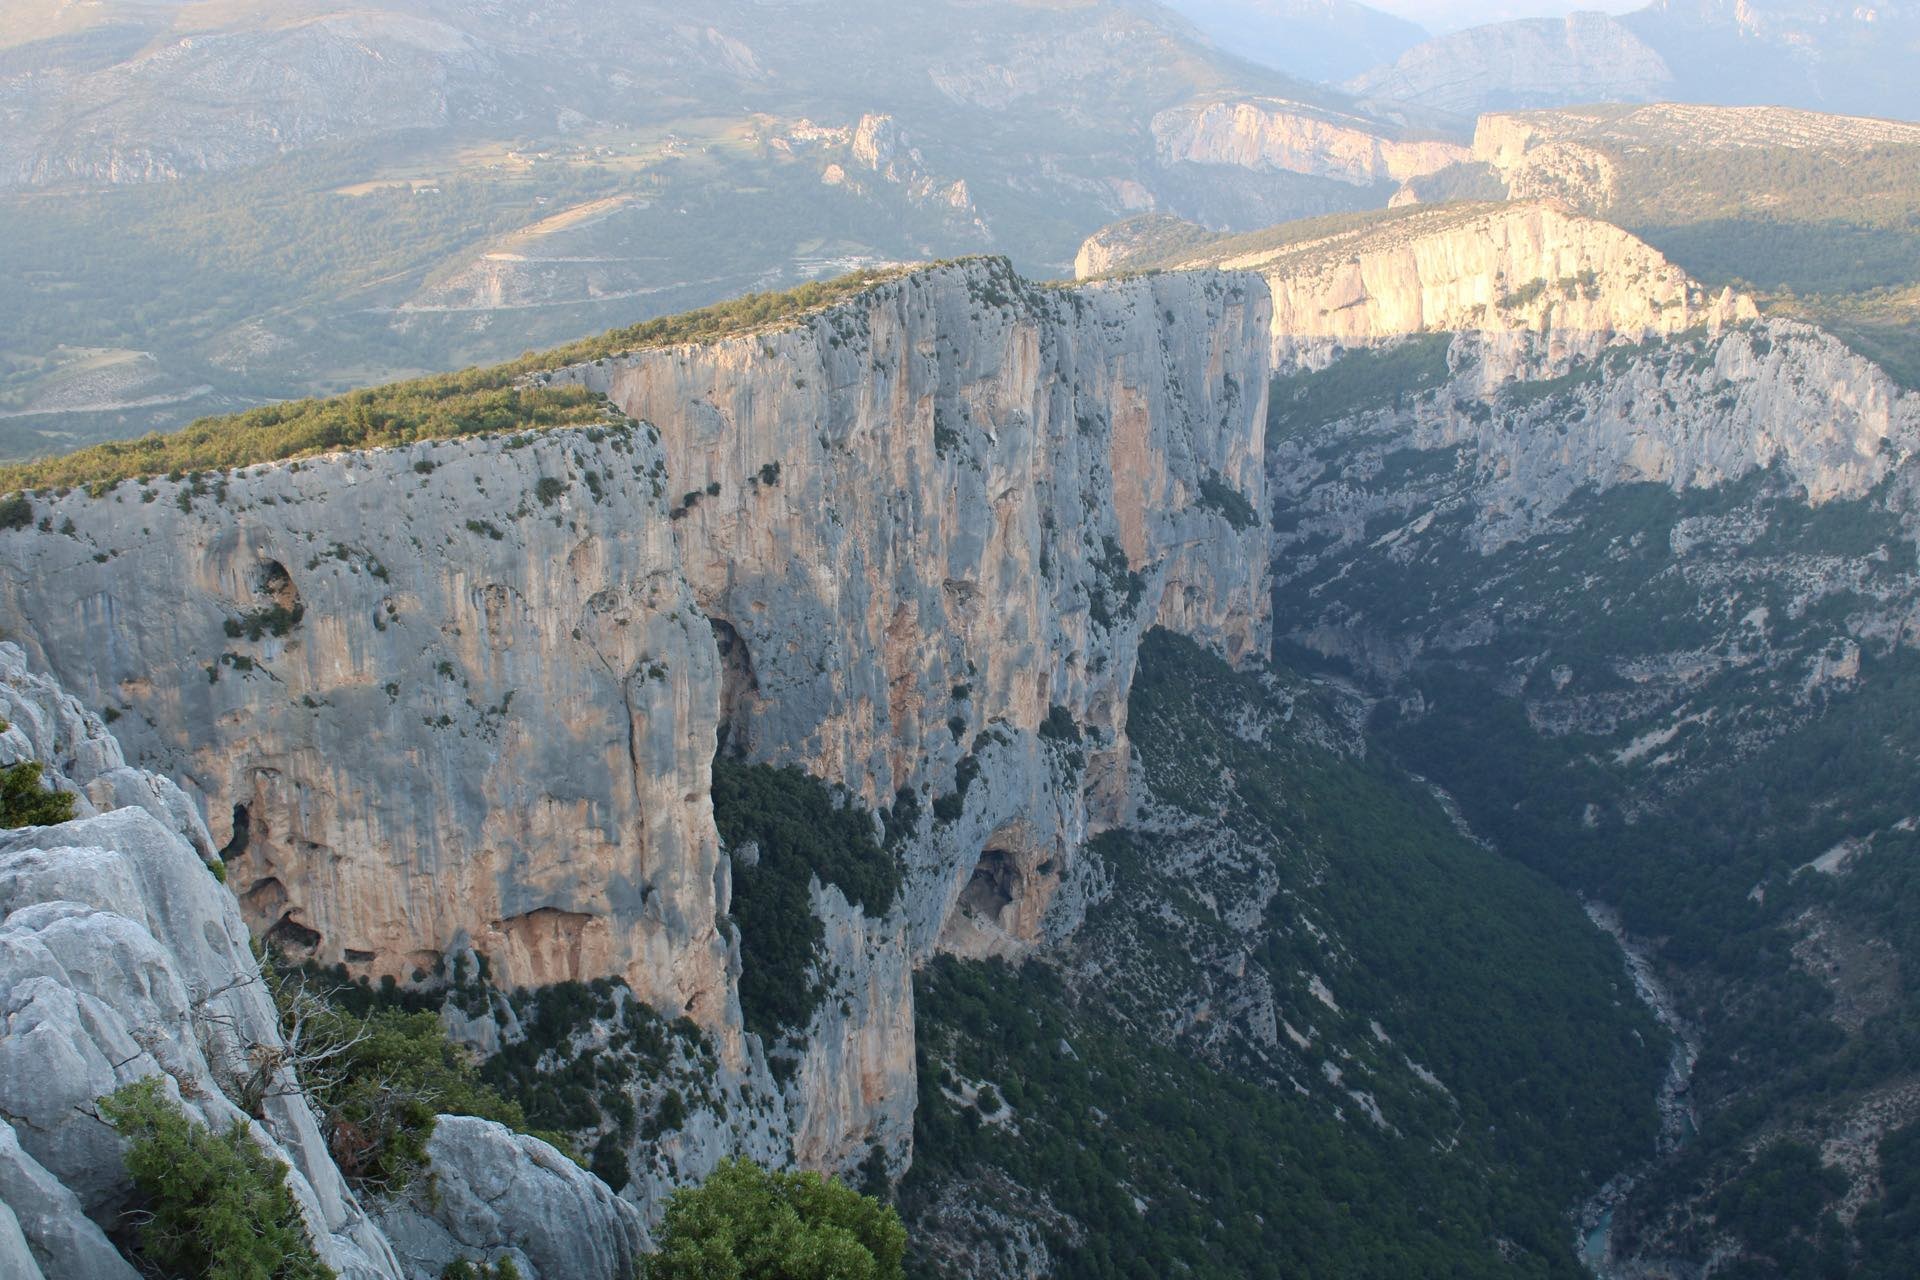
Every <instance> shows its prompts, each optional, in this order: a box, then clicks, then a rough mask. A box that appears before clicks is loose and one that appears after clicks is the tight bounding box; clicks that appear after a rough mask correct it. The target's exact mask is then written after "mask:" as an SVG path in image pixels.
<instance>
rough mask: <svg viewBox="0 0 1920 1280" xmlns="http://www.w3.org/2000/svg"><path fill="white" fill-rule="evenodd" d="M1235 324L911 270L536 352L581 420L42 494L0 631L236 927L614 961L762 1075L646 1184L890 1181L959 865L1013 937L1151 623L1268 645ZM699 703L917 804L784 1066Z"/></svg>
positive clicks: (1092, 291)
mask: <svg viewBox="0 0 1920 1280" xmlns="http://www.w3.org/2000/svg"><path fill="white" fill-rule="evenodd" d="M1269 323H1270V322H1269V316H1268V311H1267V306H1266V301H1265V297H1264V294H1263V292H1262V291H1261V289H1260V288H1259V285H1258V282H1257V281H1256V280H1254V279H1252V278H1250V277H1239V276H1232V275H1220V274H1213V275H1207V276H1176V277H1164V278H1157V279H1153V280H1143V281H1133V282H1126V283H1119V284H1111V285H1101V286H1095V287H1090V288H1085V289H1081V290H1073V291H1063V290H1043V289H1037V288H1035V287H1033V286H1030V285H1027V284H1025V283H1024V282H1022V281H1019V280H1018V279H1017V278H1015V277H1014V276H1013V275H1012V274H1011V272H1010V270H1008V269H1007V268H1006V267H1005V265H1004V264H1000V263H992V262H975V263H967V264H961V265H956V266H949V267H942V268H937V269H933V270H929V271H926V272H922V273H919V274H917V275H913V276H909V277H906V278H904V279H901V280H898V281H896V282H893V283H890V284H887V285H884V286H881V287H879V288H877V289H876V290H874V291H873V292H872V293H870V294H867V295H864V296H862V297H861V298H859V299H858V300H856V301H855V302H854V303H851V304H848V305H845V306H843V307H841V308H839V309H836V310H834V311H831V312H828V313H825V314H821V315H818V316H814V317H812V318H809V319H806V320H805V321H803V322H800V323H797V324H793V325H789V326H784V327H782V326H775V327H773V328H771V329H769V330H767V331H765V332H760V333H755V334H749V335H747V336H743V337H739V338H735V339H729V340H726V341H723V342H718V343H715V344H713V345H711V346H706V347H672V348H663V349H659V350H653V351H647V352H642V353H638V354H635V355H632V356H626V357H620V358H615V359H610V360H604V361H600V362H597V363H595V364H593V365H588V366H583V367H580V368H576V369H570V370H563V371H559V372H556V373H554V374H552V375H551V377H552V379H553V380H554V381H570V382H577V383H581V384H584V385H587V386H589V387H592V388H593V389H595V390H600V391H604V392H606V393H607V394H609V395H610V396H611V397H612V400H613V402H614V403H615V405H616V406H617V408H618V410H619V412H618V413H617V414H616V415H615V419H614V420H612V421H610V422H609V424H608V425H607V426H606V427H595V428H590V429H578V430H565V431H554V432H548V433H536V434H527V435H520V436H493V437H488V438H485V439H477V440H465V441H459V442H445V443H439V444H426V443H423V444H419V445H414V446H409V447H406V448H403V449H397V450H385V451H376V452H371V453H362V454H351V455H341V456H336V457H329V458H323V459H316V460H310V461H305V462H299V463H292V464H286V465H274V466H260V467H252V468H247V469H245V470H242V471H237V472H233V473H229V474H226V475H224V476H220V477H200V478H198V479H194V478H183V479H182V480H180V481H178V482H175V481H168V480H159V481H155V482H154V483H153V484H152V485H150V486H140V485H133V484H128V485H122V486H120V487H119V488H118V489H117V490H115V491H114V492H112V493H110V494H107V495H104V496H102V497H89V496H87V495H85V494H84V493H79V492H75V493H70V494H67V495H65V496H63V497H57V498H44V497H43V498H37V499H36V500H35V503H36V520H37V519H38V517H39V516H40V515H45V516H46V517H47V518H48V522H49V523H48V530H47V531H39V530H35V529H28V530H23V531H19V532H14V533H9V534H5V535H0V537H4V538H5V544H4V546H3V547H0V555H3V556H4V563H5V566H6V569H5V573H4V578H3V579H0V616H4V617H5V619H6V621H7V625H8V626H9V627H10V628H11V629H13V630H14V631H15V632H16V633H17V634H18V635H19V636H20V637H21V639H22V642H23V644H24V645H25V646H26V648H27V650H28V652H29V653H31V654H32V655H33V656H34V658H35V660H36V661H37V662H42V661H43V662H46V663H47V664H49V665H50V666H52V667H53V668H54V669H55V670H56V671H58V672H59V673H60V674H61V675H62V676H63V678H65V679H66V680H67V681H68V682H69V684H70V686H71V687H74V688H76V689H78V690H81V691H82V692H83V694H84V696H86V697H88V698H89V699H90V700H93V701H94V702H96V703H97V704H98V705H102V706H108V707H112V708H114V709H115V711H116V712H117V713H119V714H120V715H121V717H122V718H121V719H120V720H119V721H118V722H117V723H118V724H119V725H120V726H121V727H122V730H123V732H124V734H125V736H126V739H127V741H128V743H129V745H130V747H131V748H132V749H133V750H134V751H135V753H136V754H137V755H138V757H139V758H140V759H141V760H142V762H143V763H146V764H149V765H152V766H155V767H158V768H161V769H164V770H166V771H167V772H170V773H172V774H174V775H176V776H178V777H180V778H182V779H183V780H186V781H188V782H190V783H191V785H192V787H193V789H194V790H195V791H196V792H198V793H199V794H201V795H204V796H206V797H207V801H208V807H209V815H208V816H209V818H210V825H211V827H212V835H213V840H214V841H215V842H217V844H218V845H219V846H220V848H221V849H222V851H223V854H224V856H225V857H226V860H227V867H228V871H229V874H230V876H231V879H232V883H233V885H234V887H235V889H236V891H237V892H238V893H239V896H240V900H241V904H242V909H243V911H244V912H245V914H246V916H247V918H248V920H249V922H250V923H251V924H253V925H254V927H255V928H256V929H258V930H260V931H263V932H266V933H269V934H271V935H272V936H274V937H275V938H276V940H278V941H280V942H281V943H282V944H283V945H287V946H290V947H293V948H295V949H297V950H306V951H309V952H311V953H312V954H314V955H315V956H317V957H319V958H321V959H323V960H325V961H328V962H333V961H343V962H345V963H347V964H349V965H350V966H352V967H354V968H356V969H357V970H359V971H361V972H366V973H370V974H377V975H385V974H392V975H395V976H397V977H399V978H401V979H403V980H404V979H410V978H412V977H413V976H414V975H415V974H423V975H424V974H425V973H427V972H429V971H430V970H431V969H432V968H433V966H434V963H435V961H436V960H437V959H438V958H439V957H440V956H442V955H443V954H445V953H446V952H448V951H451V950H453V949H455V948H459V947H467V946H471V947H473V948H475V949H477V950H479V951H482V952H485V953H486V954H487V955H488V956H489V957H490V958H491V960H492V962H493V965H494V969H495V973H496V974H497V975H498V977H499V978H500V980H502V981H504V982H505V983H507V984H540V983H548V982H554V981H559V980H562V979H567V978H590V977H595V976H600V975H617V976H620V977H622V978H624V979H625V980H626V981H627V982H628V983H629V984H630V986H631V987H632V989H633V991H634V992H635V993H636V994H637V995H639V996H640V997H641V998H642V999H644V1000H645V1001H647V1002H648V1003H649V1004H651V1005H653V1006H654V1007H655V1008H658V1009H661V1010H664V1011H667V1012H668V1013H669V1014H670V1015H672V1014H679V1013H686V1014H687V1015H689V1016H691V1017H692V1018H693V1019H695V1020H696V1021H697V1022H699V1023H700V1024H701V1025H703V1026H705V1027H706V1028H707V1029H708V1030H709V1031H710V1032H712V1033H713V1034H714V1035H715V1037H716V1039H717V1041H718V1043H719V1045H720V1049H721V1057H722V1059H723V1064H724V1067H725V1072H726V1081H725V1082H723V1085H722V1091H723V1092H724V1090H725V1089H727V1088H731V1089H734V1090H735V1091H738V1090H739V1089H740V1087H741V1085H742V1082H745V1081H749V1080H751V1081H753V1082H755V1083H754V1088H753V1093H754V1095H755V1096H756V1097H762V1098H781V1099H783V1101H782V1102H781V1104H780V1108H781V1118H778V1119H776V1120H772V1121H769V1120H767V1119H766V1117H763V1116H759V1115H757V1113H755V1112H754V1111H753V1109H752V1108H743V1109H741V1110H739V1111H738V1112H735V1113H733V1114H732V1118H730V1119H729V1120H727V1121H726V1122H724V1123H718V1122H716V1127H715V1128H714V1129H713V1130H712V1132H711V1133H710V1134H709V1139H708V1140H703V1141H702V1142H699V1143H695V1144H693V1149H692V1150H689V1151H688V1152H687V1153H686V1158H685V1159H683V1160H681V1161H680V1162H679V1164H678V1169H679V1176H681V1177H697V1176H699V1175H700V1174H701V1173H703V1172H704V1170H705V1168H706V1167H710V1166H711V1163H712V1162H713V1161H714V1160H717V1159H718V1158H719V1157H720V1156H721V1155H724V1154H726V1153H727V1151H728V1150H729V1149H742V1148H751V1149H756V1150H757V1149H758V1147H759V1146H767V1147H769V1148H770V1150H771V1152H772V1153H773V1154H774V1155H775V1156H777V1155H778V1154H779V1153H780V1149H781V1148H782V1146H783V1145H786V1146H787V1148H788V1149H789V1150H790V1151H792V1152H793V1153H795V1154H797V1156H798V1157H799V1158H800V1159H801V1160H803V1161H805V1162H807V1163H812V1164H821V1165H839V1164H844V1163H851V1162H857V1161H858V1160H859V1159H860V1158H861V1157H862V1156H863V1155H864V1154H865V1152H866V1151H867V1150H868V1149H869V1147H870V1146H871V1145H873V1144H874V1143H879V1144H880V1145H882V1146H883V1147H885V1148H887V1149H888V1150H889V1151H890V1152H891V1153H892V1155H893V1158H894V1159H895V1160H896V1163H897V1162H898V1160H899V1158H900V1157H902V1156H903V1154H904V1149H905V1144H906V1140H907V1135H908V1132H909V1121H910V1117H911V1114H912V1108H913V1096H914V1083H913V1081H914V1075H913V1056H912V1037H911V1030H912V1012H911V1003H910V1002H911V989H910V985H909V982H908V977H907V975H908V973H909V970H910V966H911V964H912V963H913V962H914V961H915V960H917V959H919V958H922V957H924V956H926V955H927V954H929V953H930V952H931V951H932V950H933V949H934V948H935V947H936V946H937V945H938V943H939V939H940V937H941V933H942V928H943V926H944V924H945V923H946V921H947V919H948V917H949V916H950V915H951V914H952V912H953V910H954V909H955V907H956V904H958V903H959V901H960V899H961V897H962V894H963V892H964V891H965V890H966V888H967V886H968V885H969V884H970V883H971V882H972V879H973V876H974V873H975V870H976V868H977V867H978V866H979V864H980V863H981V861H982V860H983V858H985V857H986V855H987V854H988V853H999V854H1006V855H1007V856H1008V857H1009V858H1010V859H1011V864H1012V865H1014V866H1016V867H1017V868H1018V871H1019V877H1018V879H1017V880H1015V881H1013V882H1010V883H1012V884H1013V887H1015V888H1017V889H1018V890H1019V892H1020V895H1021V901H1022V903H1023V904H1024V905H1023V907H1022V909H1021V910H1019V911H1015V912H1012V913H1010V914H1008V915H1007V916H1006V917H1005V923H1006V926H1007V927H1008V928H1011V929H1012V930H1013V933H1012V934H1011V935H1010V936H1009V941H1008V944H1007V945H1009V946H1020V945H1027V944H1029V943H1031V941H1032V940H1033V939H1032V936H1030V935H1032V934H1033V933H1034V931H1035V930H1036V929H1037V928H1039V924H1038V923H1037V922H1038V921H1039V920H1040V919H1041V917H1042V916H1044V915H1045V914H1046V907H1047V904H1048V903H1049V902H1050V901H1051V897H1052V893H1053V889H1054V887H1055V886H1056V885H1057V884H1058V883H1059V881H1060V879H1061V877H1062V876H1064V875H1065V874H1066V871H1067V869H1068V868H1069V866H1070V864H1071V861H1072V858H1073V854H1074V850H1075V849H1076V848H1077V846H1078V843H1079V841H1080V840H1081V838H1082V837H1083V836H1084V835H1085V834H1086V833H1087V832H1088V831H1089V830H1090V829H1094V828H1097V827H1098V826H1099V825H1100V824H1101V823H1102V822H1103V821H1105V820H1107V819H1108V817H1109V816H1110V815H1111V814H1112V813H1114V812H1116V811H1117V809H1118V807H1119V806H1120V805H1121V804H1122V803H1123V796H1124V782H1123V779H1124V775H1123V773H1122V772H1121V771H1119V770H1117V769H1116V768H1115V762H1116V761H1118V760H1122V759H1124V753H1125V704H1126V691H1127V688H1128V682H1129V680H1130V678H1131V674H1132V670H1133V662H1134V645H1135V643H1136V641H1137V638H1138V636H1139V635H1140V634H1141V633H1142V632H1143V631H1145V630H1146V629H1147V628H1149V627H1151V626H1154V625H1161V626H1166V627H1170V628H1173V629H1175V630H1179V631H1182V632H1184V633H1186V634H1189V635H1193V636H1195V637H1197V638H1200V639H1202V640H1204V641H1205V642H1207V643H1209V644H1211V645H1213V646H1215V647H1217V648H1219V649H1220V650H1222V651H1224V652H1227V653H1229V654H1234V655H1239V654H1246V653H1251V652H1256V651H1259V650H1261V649H1263V648H1264V646H1265V644H1266V626H1267V623H1266V618H1267V606H1266V595H1265V587H1264V575H1265V563H1264V549H1263V546H1262V535H1261V533H1260V530H1259V519H1260V514H1259V513H1260V512H1261V511H1262V510H1263V505H1262V504H1263V496H1262V494H1263V487H1262V486H1263V479H1262V470H1261V462H1260V459H1261V456H1262V452H1263V440H1262V426H1263V423H1264V412H1265V388H1266V384H1267V362H1266V358H1265V352H1266V343H1265V340H1264V335H1265V334H1266V333H1267V331H1268V327H1269ZM640 420H645V422H646V424H647V425H638V422H639V421H640ZM68 521H71V522H72V523H71V528H70V529H68ZM55 529H60V530H67V531H66V532H54V531H53V530H55ZM723 652H724V654H725V656H724V657H723ZM723 722H724V723H725V724H726V725H727V726H728V728H729V731H730V741H731V743H732V744H733V745H734V746H735V747H739V748H744V749H745V750H747V751H748V752H749V753H750V755H751V756H752V757H753V758H755V759H759V760H766V761H773V762H790V763H794V764H798V765H801V766H802V767H804V768H805V769H807V770H808V771H809V772H811V773H813V774H815V775H817V776H820V777H824V778H826V779H829V780H831V781H834V782H839V783H844V784H845V785H846V786H848V787H849V788H850V789H851V790H852V792H853V794H854V795H855V797H856V798H858V799H859V800H861V801H862V802H864V803H866V804H868V805H870V806H875V807H878V806H882V805H886V804H890V803H892V802H893V801H894V799H895V797H896V794H897V793H898V792H900V791H902V790H911V791H913V792H915V793H916V796H917V797H919V798H920V799H921V800H922V801H924V803H922V804H921V806H920V813H921V816H920V818H919V821H918V825H917V827H916V828H915V831H914V833H913V835H912V837H911V839H909V840H908V842H907V843H906V845H905V846H903V850H902V856H903V858H904V860H905V862H906V875H907V883H906V888H905V890H904V891H903V893H902V894H901V896H900V901H899V905H898V906H897V907H896V909H895V910H894V912H893V913H892V914H890V915H889V916H888V918H887V919H886V920H881V921H876V920H871V919H867V918H864V917H862V916H861V915H860V913H859V912H857V911H851V910H850V909H849V908H846V907H845V906H844V905H842V906H840V907H833V906H832V905H831V904H830V902H829V901H828V900H823V904H822V907H821V911H822V914H823V916H825V917H826V918H827V919H828V921H829V923H830V926H831V927H830V930H829V932H830V937H829V949H830V951H832V953H833V960H834V962H833V963H832V964H831V965H830V966H828V973H829V976H830V983H829V991H828V996H827V999H826V1000H825V1001H823V1002H822V1004H821V1006H820V1012H819V1013H818V1014H817V1015H816V1021H815V1024H814V1026H813V1027H812V1028H810V1030H809V1034H808V1035H807V1037H806V1044H807V1046H808V1049H807V1055H806V1056H805V1058H804V1059H803V1061H802V1063H801V1065H800V1067H799V1069H798V1071H797V1073H796V1074H795V1076H794V1081H795V1083H792V1084H789V1085H788V1086H786V1087H785V1088H784V1089H783V1088H782V1087H781V1086H779V1085H776V1084H775V1083H774V1082H773V1081H772V1079H771V1078H770V1077H769V1076H768V1075H767V1074H766V1067H765V1065H764V1062H763V1060H762V1058H761V1056H760V1048H759V1046H758V1045H757V1043H756V1042H752V1041H750V1040H748V1039H746V1038H744V1037H743V1035H742V1031H741V1023H740V1014H739V1009H738V1002H737V999H736V998H735V995H734V988H733V981H734V973H735V970H734V969H733V967H732V966H733V965H734V964H735V963H736V962H735V961H734V960H733V958H732V956H731V954H730V947H729V937H730V933H729V930H730V928H731V926H730V925H728V924H727V923H725V922H724V920H723V919H722V918H721V915H722V913H723V912H724V911H725V909H726V902H727V895H728V876H727V866H726V863H725V860H724V858H723V856H722V851H721V850H720V847H719V842H718V839H717V836H716V834H715V829H714V825H713V818H712V812H711V807H710V801H709V799H708V793H709V789H710V778H709V772H710V761H711V757H712V754H713V752H714V748H715V743H716V739H717V736H718V732H719V729H720V727H721V725H722V723H723ZM1046 723H1051V724H1053V725H1055V726H1059V725H1063V724H1064V725H1071V726H1072V732H1073V733H1074V734H1075V735H1076V736H1079V737H1080V738H1082V740H1083V741H1082V745H1081V747H1080V749H1079V750H1076V751H1074V752H1072V753H1071V758H1069V753H1067V752H1065V751H1063V750H1062V749H1061V748H1060V747H1059V746H1057V745H1055V742H1056V740H1055V739H1053V738H1048V737H1043V736H1042V735H1041V733H1040V730H1041V727H1042V725H1043V724H1046ZM1062 732H1064V730H1062ZM1076 761H1077V763H1076ZM941 797H952V799H951V800H950V801H949V802H948V803H949V805H951V806H952V808H953V809H954V810H955V811H956V812H954V813H952V814H951V815H949V816H943V817H940V818H938V819H936V818H935V817H934V816H933V813H932V810H933V802H934V801H935V800H937V799H940V798H941ZM833 894H837V891H831V894H830V895H829V897H831V896H832V895H833ZM829 1082H831V1083H832V1087H831V1088H829V1087H828V1083H829ZM750 1120H751V1125H750V1124H749V1121H750ZM689 1128H690V1130H699V1125H698V1124H690V1126H689ZM750 1128H751V1129H752V1131H753V1133H754V1134H757V1135H758V1136H754V1137H749V1135H748V1131H749V1129H750Z"/></svg>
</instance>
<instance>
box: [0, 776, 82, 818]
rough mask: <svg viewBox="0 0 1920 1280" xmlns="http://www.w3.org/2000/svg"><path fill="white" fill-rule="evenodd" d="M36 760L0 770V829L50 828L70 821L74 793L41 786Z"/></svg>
mask: <svg viewBox="0 0 1920 1280" xmlns="http://www.w3.org/2000/svg"><path fill="white" fill-rule="evenodd" d="M40 773H41V766H40V762H39V761H37V760H27V761H24V762H22V763H20V764H16V765H9V766H8V767H7V768H5V769H0V827H50V826H53V825H54V824H55V823H57V822H67V821H70V820H72V818H73V793H72V792H71V791H48V790H47V789H46V788H45V787H43V786H41V785H40Z"/></svg>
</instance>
